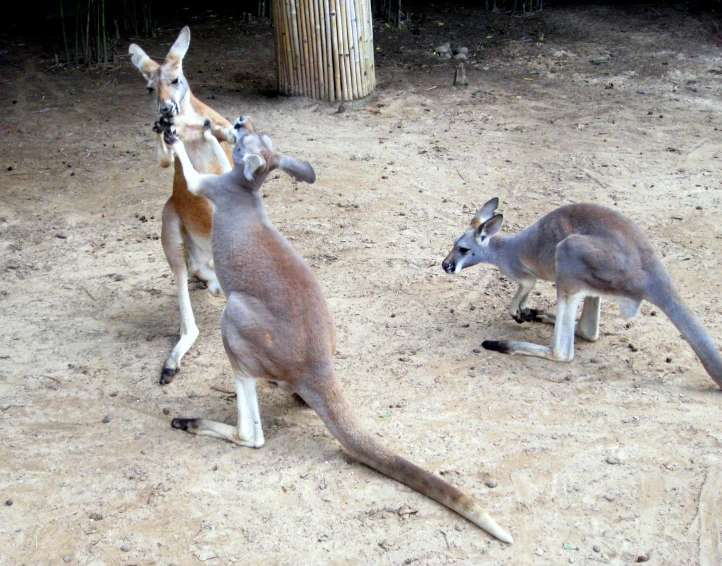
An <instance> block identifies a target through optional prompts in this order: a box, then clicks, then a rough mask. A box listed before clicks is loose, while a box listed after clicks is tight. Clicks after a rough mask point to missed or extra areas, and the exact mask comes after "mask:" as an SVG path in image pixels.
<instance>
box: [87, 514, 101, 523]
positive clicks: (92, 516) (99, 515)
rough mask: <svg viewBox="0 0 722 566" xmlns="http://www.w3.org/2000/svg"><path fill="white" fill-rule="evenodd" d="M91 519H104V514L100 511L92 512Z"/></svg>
mask: <svg viewBox="0 0 722 566" xmlns="http://www.w3.org/2000/svg"><path fill="white" fill-rule="evenodd" d="M89 517H90V520H91V521H102V520H103V516H102V515H101V514H100V513H91V514H90V515H89Z"/></svg>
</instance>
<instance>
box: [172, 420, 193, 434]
mask: <svg viewBox="0 0 722 566" xmlns="http://www.w3.org/2000/svg"><path fill="white" fill-rule="evenodd" d="M199 420H200V419H173V420H172V421H171V423H170V426H172V427H173V428H177V429H178V430H185V431H186V432H191V431H193V430H196V429H197V428H198V421H199Z"/></svg>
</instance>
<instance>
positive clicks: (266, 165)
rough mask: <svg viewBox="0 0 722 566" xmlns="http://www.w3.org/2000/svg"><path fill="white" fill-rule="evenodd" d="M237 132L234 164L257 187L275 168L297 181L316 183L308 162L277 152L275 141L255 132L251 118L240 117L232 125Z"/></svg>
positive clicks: (314, 174)
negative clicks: (241, 168) (274, 145)
mask: <svg viewBox="0 0 722 566" xmlns="http://www.w3.org/2000/svg"><path fill="white" fill-rule="evenodd" d="M233 128H234V129H235V131H236V145H235V147H234V148H233V163H234V164H235V165H236V166H237V167H243V174H244V175H245V177H246V179H248V181H253V183H254V185H255V186H257V187H260V186H261V183H262V182H263V180H264V179H265V178H266V177H267V176H268V174H269V173H270V172H271V171H273V170H274V169H280V170H281V171H285V172H286V173H288V174H289V175H290V176H291V177H293V178H294V179H296V181H305V182H307V183H313V182H314V181H315V180H316V173H315V172H314V170H313V167H311V164H310V163H308V162H307V161H300V160H298V159H294V158H293V157H288V156H286V155H283V154H281V153H278V152H277V151H275V150H274V149H273V142H272V141H271V138H269V137H268V136H267V135H265V134H260V133H258V132H257V131H256V127H255V125H254V124H253V121H252V120H251V118H250V117H249V116H241V117H240V118H238V119H237V120H236V121H235V123H234V124H233Z"/></svg>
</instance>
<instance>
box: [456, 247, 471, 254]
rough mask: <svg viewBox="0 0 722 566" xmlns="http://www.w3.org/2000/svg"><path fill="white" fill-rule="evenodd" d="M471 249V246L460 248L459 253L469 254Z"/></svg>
mask: <svg viewBox="0 0 722 566" xmlns="http://www.w3.org/2000/svg"><path fill="white" fill-rule="evenodd" d="M470 251H471V250H470V249H469V248H459V253H460V254H462V255H466V254H468V253H469V252H470Z"/></svg>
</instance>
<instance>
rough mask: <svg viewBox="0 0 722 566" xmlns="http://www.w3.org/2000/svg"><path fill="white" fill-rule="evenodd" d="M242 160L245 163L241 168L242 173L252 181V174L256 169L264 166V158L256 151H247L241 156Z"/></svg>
mask: <svg viewBox="0 0 722 566" xmlns="http://www.w3.org/2000/svg"><path fill="white" fill-rule="evenodd" d="M243 162H244V163H245V164H246V165H245V167H244V168H243V174H244V175H245V176H246V179H248V180H249V181H253V175H254V174H255V173H256V171H258V170H259V169H260V168H262V167H265V166H266V160H265V159H263V157H261V156H260V155H258V154H257V153H247V154H246V155H244V156H243Z"/></svg>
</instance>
